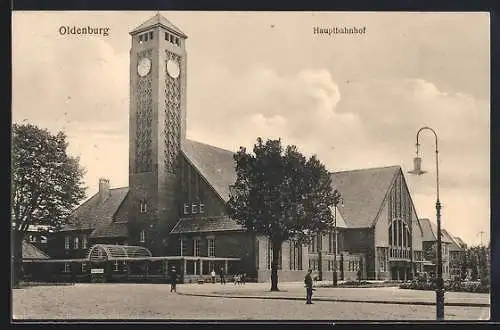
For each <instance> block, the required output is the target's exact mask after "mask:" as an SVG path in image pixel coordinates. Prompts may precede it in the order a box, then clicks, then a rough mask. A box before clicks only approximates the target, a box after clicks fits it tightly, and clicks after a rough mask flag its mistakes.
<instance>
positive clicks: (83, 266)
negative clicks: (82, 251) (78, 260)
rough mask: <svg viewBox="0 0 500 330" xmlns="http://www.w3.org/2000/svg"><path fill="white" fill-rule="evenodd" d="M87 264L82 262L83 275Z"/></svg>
mask: <svg viewBox="0 0 500 330" xmlns="http://www.w3.org/2000/svg"><path fill="white" fill-rule="evenodd" d="M86 266H87V264H86V263H85V262H82V273H85V271H86Z"/></svg>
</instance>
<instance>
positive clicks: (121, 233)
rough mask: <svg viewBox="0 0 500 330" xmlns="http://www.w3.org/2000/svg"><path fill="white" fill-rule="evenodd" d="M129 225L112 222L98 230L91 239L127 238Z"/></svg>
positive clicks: (91, 235)
mask: <svg viewBox="0 0 500 330" xmlns="http://www.w3.org/2000/svg"><path fill="white" fill-rule="evenodd" d="M127 236H128V224H127V223H126V222H112V223H111V224H108V225H106V226H101V227H98V228H96V230H94V231H93V232H92V234H90V237H96V238H97V237H127Z"/></svg>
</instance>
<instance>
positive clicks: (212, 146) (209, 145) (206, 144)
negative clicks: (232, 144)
mask: <svg viewBox="0 0 500 330" xmlns="http://www.w3.org/2000/svg"><path fill="white" fill-rule="evenodd" d="M186 141H190V142H194V143H198V144H203V145H205V146H207V147H211V148H214V149H219V150H222V151H225V152H230V153H233V154H234V153H235V152H234V151H231V150H227V149H224V148H221V147H217V146H214V145H211V144H208V143H204V142H200V141H196V140H191V139H186Z"/></svg>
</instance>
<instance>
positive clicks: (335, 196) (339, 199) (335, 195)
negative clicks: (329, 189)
mask: <svg viewBox="0 0 500 330" xmlns="http://www.w3.org/2000/svg"><path fill="white" fill-rule="evenodd" d="M341 196H342V195H341V194H340V192H339V191H338V190H335V191H334V192H333V230H334V233H335V250H334V251H333V286H337V278H338V275H337V254H338V248H339V245H338V230H337V205H338V204H339V203H341V205H342V206H344V199H343V198H342V197H341Z"/></svg>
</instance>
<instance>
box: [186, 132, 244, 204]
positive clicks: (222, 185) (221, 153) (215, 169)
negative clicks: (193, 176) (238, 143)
mask: <svg viewBox="0 0 500 330" xmlns="http://www.w3.org/2000/svg"><path fill="white" fill-rule="evenodd" d="M182 152H183V155H184V157H185V159H186V160H187V161H188V162H189V163H190V164H191V165H192V166H193V167H194V168H196V169H197V170H198V172H199V173H200V175H201V176H202V177H203V178H204V179H205V180H206V182H207V183H208V184H209V185H210V186H211V187H212V188H213V189H214V191H215V192H216V193H217V195H218V196H219V197H220V198H221V199H222V200H223V201H224V202H227V201H228V200H229V195H230V193H229V186H231V185H233V184H234V183H235V182H236V170H235V166H236V164H235V161H234V158H233V155H234V153H233V152H231V151H229V150H225V149H221V148H217V147H214V146H211V145H208V144H204V143H201V142H196V141H192V140H186V141H185V143H184V144H183V146H182Z"/></svg>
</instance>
